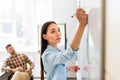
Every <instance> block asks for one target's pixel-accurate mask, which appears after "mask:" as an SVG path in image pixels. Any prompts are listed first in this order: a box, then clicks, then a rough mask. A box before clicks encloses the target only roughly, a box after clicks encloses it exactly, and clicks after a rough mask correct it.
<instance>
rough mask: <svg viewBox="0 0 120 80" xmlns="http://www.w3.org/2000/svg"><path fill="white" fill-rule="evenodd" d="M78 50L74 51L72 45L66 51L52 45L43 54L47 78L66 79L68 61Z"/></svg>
mask: <svg viewBox="0 0 120 80" xmlns="http://www.w3.org/2000/svg"><path fill="white" fill-rule="evenodd" d="M77 53H78V50H77V51H73V50H72V48H71V47H68V48H67V49H66V50H65V51H61V50H59V49H58V48H54V47H52V46H50V45H48V46H47V48H46V50H45V51H44V53H43V55H42V60H43V65H44V70H45V73H46V76H47V80H66V79H67V69H66V66H65V64H66V62H67V61H68V60H71V59H72V58H73V57H74V56H76V54H77Z"/></svg>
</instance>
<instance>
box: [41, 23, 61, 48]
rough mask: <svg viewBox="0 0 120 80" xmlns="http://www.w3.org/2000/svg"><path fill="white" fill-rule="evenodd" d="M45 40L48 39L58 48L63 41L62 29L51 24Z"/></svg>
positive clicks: (44, 36)
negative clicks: (58, 44)
mask: <svg viewBox="0 0 120 80" xmlns="http://www.w3.org/2000/svg"><path fill="white" fill-rule="evenodd" d="M43 38H44V39H46V40H47V41H48V43H49V44H50V45H52V46H54V47H57V43H60V41H61V32H60V28H59V27H58V26H57V25H56V24H54V23H52V24H50V25H49V27H48V29H47V33H46V34H44V35H43Z"/></svg>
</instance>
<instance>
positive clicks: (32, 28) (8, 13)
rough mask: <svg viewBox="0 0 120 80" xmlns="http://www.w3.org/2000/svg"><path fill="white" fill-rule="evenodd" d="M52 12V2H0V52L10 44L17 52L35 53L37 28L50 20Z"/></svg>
mask: <svg viewBox="0 0 120 80" xmlns="http://www.w3.org/2000/svg"><path fill="white" fill-rule="evenodd" d="M46 5H47V6H49V7H45V6H46ZM46 11H47V13H46ZM52 11H53V10H52V0H29V1H28V0H3V1H2V0H0V51H3V52H4V51H6V50H5V46H6V45H7V44H9V43H11V44H13V46H14V47H15V49H16V50H17V51H28V52H37V51H38V38H37V37H38V34H37V26H38V24H41V23H43V22H45V20H51V18H52Z"/></svg>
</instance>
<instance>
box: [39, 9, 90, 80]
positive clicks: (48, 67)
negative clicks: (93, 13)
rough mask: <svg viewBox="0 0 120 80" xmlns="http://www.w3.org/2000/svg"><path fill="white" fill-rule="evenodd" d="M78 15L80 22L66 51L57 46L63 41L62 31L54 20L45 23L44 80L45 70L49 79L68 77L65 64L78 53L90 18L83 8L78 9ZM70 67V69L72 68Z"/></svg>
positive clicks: (60, 79) (42, 69) (42, 46)
mask: <svg viewBox="0 0 120 80" xmlns="http://www.w3.org/2000/svg"><path fill="white" fill-rule="evenodd" d="M76 17H77V20H78V22H79V25H78V29H77V32H76V34H75V36H74V38H73V40H72V42H71V44H70V45H69V47H68V48H67V49H66V50H65V51H62V50H60V49H58V48H57V44H58V43H60V41H61V32H60V28H59V27H58V26H57V24H56V23H55V22H53V21H49V22H46V23H44V24H43V26H42V30H41V44H42V45H41V80H44V72H45V73H46V76H47V80H66V79H67V68H66V65H65V64H66V62H67V61H69V60H71V59H72V58H73V57H74V56H76V55H77V53H78V50H79V45H80V42H81V38H82V34H83V32H84V29H85V26H86V24H87V18H88V17H87V14H86V13H85V11H84V10H83V9H81V8H78V9H77V10H76ZM70 68H71V67H70ZM70 68H69V69H68V70H71V69H70ZM72 68H73V67H72ZM78 69H79V67H78V68H77V70H78Z"/></svg>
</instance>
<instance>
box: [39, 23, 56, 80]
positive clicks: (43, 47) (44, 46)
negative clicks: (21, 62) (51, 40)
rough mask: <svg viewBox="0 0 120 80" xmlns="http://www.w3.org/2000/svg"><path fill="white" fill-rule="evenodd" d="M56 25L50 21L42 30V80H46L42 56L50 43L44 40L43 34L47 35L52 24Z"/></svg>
mask: <svg viewBox="0 0 120 80" xmlns="http://www.w3.org/2000/svg"><path fill="white" fill-rule="evenodd" d="M52 23H54V24H56V23H55V22H54V21H49V22H46V23H44V24H43V26H42V29H41V55H40V64H41V80H44V66H43V62H42V54H43V52H44V51H45V49H46V48H47V45H48V42H47V40H45V39H44V38H43V34H46V33H47V30H48V27H49V25H50V24H52Z"/></svg>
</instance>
